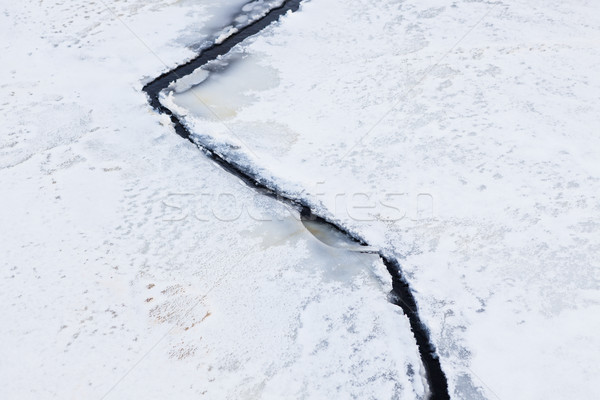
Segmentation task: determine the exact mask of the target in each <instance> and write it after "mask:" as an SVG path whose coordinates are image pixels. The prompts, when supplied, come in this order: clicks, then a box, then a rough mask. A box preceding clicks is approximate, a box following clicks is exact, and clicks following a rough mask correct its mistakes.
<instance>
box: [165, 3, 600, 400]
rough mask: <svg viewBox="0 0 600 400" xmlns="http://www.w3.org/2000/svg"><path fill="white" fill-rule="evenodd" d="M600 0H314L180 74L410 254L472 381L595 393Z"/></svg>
mask: <svg viewBox="0 0 600 400" xmlns="http://www.w3.org/2000/svg"><path fill="white" fill-rule="evenodd" d="M599 43H600V3H597V2H586V1H574V2H562V1H544V2H542V1H537V0H535V1H520V0H517V1H511V2H480V1H455V2H452V3H448V2H440V1H425V2H423V1H412V0H406V1H396V0H383V1H378V2H373V1H366V0H358V1H353V2H343V1H336V0H321V1H319V0H312V1H308V2H305V3H303V5H302V7H301V10H300V12H297V13H294V14H292V15H287V16H286V17H285V18H284V19H283V20H282V22H281V23H279V24H276V25H274V26H271V27H270V28H268V29H266V30H265V31H263V32H261V34H260V35H258V36H257V37H253V38H250V39H248V40H247V41H245V42H244V43H243V44H241V45H239V46H238V47H237V48H236V49H235V50H234V51H233V53H232V54H230V55H229V56H228V57H225V58H224V59H223V60H222V63H225V64H228V66H227V67H226V68H222V69H220V70H214V71H210V74H209V75H208V76H207V77H205V80H204V81H203V82H202V83H201V84H200V85H198V86H196V87H194V88H192V89H190V90H188V91H184V92H180V93H173V92H166V93H164V97H163V103H164V104H165V105H167V106H169V107H170V108H171V109H172V110H174V111H176V112H177V114H178V115H180V116H181V117H182V118H183V119H184V121H185V123H186V125H187V126H188V127H189V128H190V129H191V130H192V131H193V132H194V133H195V138H196V140H197V141H198V142H199V143H202V144H205V145H207V146H208V147H211V148H213V149H215V150H216V151H218V152H220V153H221V154H224V155H225V156H226V158H228V159H229V160H231V161H233V162H235V163H237V164H239V165H243V166H244V167H245V168H247V169H248V170H250V171H252V172H253V173H255V174H257V175H259V176H261V177H262V178H264V179H266V180H267V181H269V182H270V184H271V185H272V186H273V187H275V188H277V189H279V190H281V191H283V192H285V193H287V195H290V196H292V197H297V198H302V199H305V200H306V201H308V202H309V203H310V204H312V205H313V206H314V208H315V209H317V210H319V212H320V213H321V214H323V215H326V216H327V217H328V218H330V219H332V220H334V221H337V222H338V223H339V224H341V225H343V226H344V227H346V228H347V229H349V230H350V231H352V232H355V233H357V234H358V235H360V236H362V237H363V238H365V239H366V240H367V241H368V242H369V244H371V245H373V246H377V247H379V248H381V249H382V250H383V251H385V252H386V253H387V254H389V255H390V256H394V257H396V258H398V259H399V260H400V262H401V264H402V268H403V271H404V274H405V275H406V276H407V278H408V279H409V281H410V283H411V287H412V288H413V290H414V291H415V295H416V297H417V300H418V304H419V309H420V314H421V316H422V318H423V320H424V321H425V323H426V324H427V326H428V327H429V328H430V330H431V334H432V338H433V341H434V343H435V345H436V346H437V349H438V352H439V354H440V357H441V361H442V368H443V369H444V371H445V372H446V374H447V375H448V378H449V384H450V391H451V395H452V396H453V397H454V398H460V399H478V398H487V399H496V398H497V399H564V398H593V397H595V396H596V388H595V386H596V385H595V384H594V381H595V379H596V377H597V376H598V375H600V369H599V367H598V366H599V365H600V363H599V362H598V361H599V357H600V350H599V349H600V337H599V336H598V334H597V332H598V329H599V328H600V305H599V301H600V290H599V289H600V285H599V281H600V276H599V272H600V199H599V197H598V195H599V193H600V162H599V160H600V135H598V133H599V128H600V74H598V71H599V70H600V46H599Z"/></svg>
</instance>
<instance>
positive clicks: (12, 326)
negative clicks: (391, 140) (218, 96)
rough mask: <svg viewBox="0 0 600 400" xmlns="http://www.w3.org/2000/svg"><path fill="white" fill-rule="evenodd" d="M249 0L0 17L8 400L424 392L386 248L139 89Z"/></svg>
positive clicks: (1, 376) (3, 375)
mask: <svg viewBox="0 0 600 400" xmlns="http://www.w3.org/2000/svg"><path fill="white" fill-rule="evenodd" d="M243 4H244V3H243V2H241V1H228V2H213V1H201V2H198V1H150V2H149V1H143V2H142V1H128V2H110V3H104V2H82V1H70V2H63V3H55V2H40V3H39V4H38V3H36V4H33V3H27V2H20V3H17V2H12V3H5V4H3V5H2V6H1V7H0V8H1V9H2V13H0V20H1V21H0V37H1V38H2V39H0V48H1V50H2V53H3V62H2V64H1V65H0V71H1V74H2V76H4V77H5V78H6V79H5V81H4V83H3V84H2V89H3V90H2V91H0V96H1V100H0V111H1V112H2V128H1V129H2V135H1V136H0V186H1V187H2V198H1V201H0V226H2V230H1V231H0V232H1V233H0V254H1V257H0V265H1V271H2V276H1V279H0V301H1V302H2V304H3V308H2V309H3V321H2V324H1V326H0V385H1V387H2V397H6V398H20V399H27V398H32V399H34V398H35V399H38V398H107V399H108V398H157V399H164V398H183V399H185V398H199V397H202V396H204V397H206V398H235V399H240V398H257V397H261V398H282V397H287V398H324V397H335V398H352V397H354V398H377V399H380V398H402V399H414V398H423V397H424V396H425V393H426V391H427V388H426V387H425V382H424V380H423V378H422V371H421V370H422V367H421V364H420V360H419V357H418V352H417V348H416V345H415V341H414V338H413V335H412V332H411V331H410V326H409V324H408V321H407V319H406V317H405V316H403V315H402V311H401V310H400V309H399V308H398V307H396V306H394V305H392V304H391V303H390V302H389V301H388V297H387V296H388V293H389V291H390V290H391V283H390V277H389V275H388V274H387V271H386V270H385V268H384V266H383V265H382V263H381V261H380V260H379V259H378V257H376V256H375V255H371V254H358V253H355V252H352V251H349V250H346V249H343V248H342V249H336V248H333V247H330V246H327V245H326V244H324V243H322V242H320V241H319V240H317V239H316V238H314V237H313V236H312V235H311V234H310V233H309V231H308V230H306V229H305V228H304V226H303V224H302V222H301V221H299V216H298V215H297V212H295V211H293V210H288V209H286V208H285V207H284V206H283V205H282V204H280V203H278V202H276V201H275V200H272V199H269V198H266V197H263V196H261V195H260V194H259V193H256V192H254V191H252V190H250V189H249V188H247V187H245V186H244V185H242V184H240V182H239V181H238V180H237V178H235V177H233V176H231V175H230V174H229V173H227V172H225V171H223V170H222V169H221V168H220V167H218V166H216V165H214V164H213V163H212V162H211V161H209V160H208V159H207V158H206V157H204V156H203V155H202V153H201V152H199V151H198V150H197V149H196V148H195V147H194V146H193V145H192V144H190V143H188V142H187V141H184V140H182V139H181V138H180V137H178V136H177V135H176V134H175V133H174V132H173V129H172V127H171V125H170V122H169V119H168V118H166V117H164V116H160V115H158V114H157V113H156V112H154V111H153V110H151V109H150V107H149V105H148V101H147V98H146V96H145V95H144V93H143V92H142V91H141V88H142V86H143V84H144V83H146V82H148V81H149V80H150V79H152V77H155V76H158V75H159V74H161V73H163V72H165V71H167V70H169V69H171V68H173V67H174V66H175V65H178V64H180V63H183V62H185V61H186V60H189V59H190V58H191V57H193V56H194V55H195V52H194V51H193V48H196V46H197V45H198V44H199V43H200V44H201V46H202V45H206V43H209V42H210V41H211V40H212V39H211V38H216V37H217V36H218V35H220V34H221V33H222V32H223V31H221V27H222V26H224V25H223V24H224V23H225V22H224V21H225V20H228V19H227V18H225V17H226V16H232V15H234V16H236V15H237V16H239V14H240V12H239V10H240V8H241V7H242V5H243ZM265 4H267V5H268V4H275V3H272V2H269V3H265ZM109 7H110V8H109ZM260 10H262V11H260V12H264V8H260ZM255 11H256V10H255ZM254 17H255V15H254V14H252V15H250V16H249V20H250V19H251V18H254ZM205 27H209V28H210V29H209V28H205ZM213 28H214V29H213ZM223 29H229V28H227V27H225V28H223ZM215 32H216V33H215ZM233 201H235V202H234V203H232V202H233ZM242 207H243V209H242ZM237 213H239V214H240V215H239V216H238V215H237Z"/></svg>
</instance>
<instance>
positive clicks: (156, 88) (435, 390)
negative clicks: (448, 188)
mask: <svg viewBox="0 0 600 400" xmlns="http://www.w3.org/2000/svg"><path fill="white" fill-rule="evenodd" d="M301 2H302V0H288V1H286V2H284V3H283V4H282V5H281V6H280V7H277V8H274V9H272V10H271V11H270V12H269V13H268V14H267V15H266V16H265V17H263V18H262V19H259V20H257V21H255V22H253V23H251V24H249V25H247V26H246V27H244V28H242V29H240V30H239V31H238V32H237V33H235V34H233V35H231V36H230V37H229V38H227V39H226V40H224V41H223V42H221V43H220V44H214V45H212V46H210V47H208V48H206V49H205V50H203V51H202V52H201V53H200V54H199V55H198V56H197V57H196V58H194V59H192V60H190V61H189V62H187V63H185V64H182V65H180V66H178V67H177V68H175V69H173V70H171V71H169V72H166V73H164V74H162V75H160V76H159V77H157V78H156V79H154V80H153V81H152V82H150V83H148V84H147V85H146V86H144V88H143V90H144V92H146V94H147V95H148V97H149V102H150V105H151V106H152V107H153V108H154V109H155V110H157V111H158V112H160V113H164V114H167V115H169V116H170V117H171V121H172V122H173V126H174V128H175V131H176V132H177V134H178V135H179V136H181V137H182V138H185V139H187V140H189V141H191V142H192V143H194V144H195V145H197V146H198V148H199V149H200V150H201V151H203V152H204V153H205V154H206V156H208V157H209V158H211V159H212V160H213V161H215V162H216V163H217V164H219V165H220V166H221V167H222V168H224V169H225V170H227V171H228V172H230V173H232V174H233V175H235V176H236V177H238V178H239V179H241V180H242V181H243V182H244V183H245V184H246V185H248V186H249V187H251V188H254V189H256V190H258V191H260V192H261V193H262V194H264V195H265V196H269V197H273V198H276V199H278V200H279V201H282V202H284V203H287V204H289V205H291V206H292V207H294V208H296V209H297V210H298V211H300V212H301V215H302V220H303V224H304V226H305V227H306V228H307V229H308V230H309V231H310V232H311V233H313V234H314V235H315V237H317V238H318V239H319V240H321V241H322V242H324V243H325V244H328V245H330V246H333V247H335V246H349V247H352V248H353V250H354V251H361V250H360V249H361V248H362V249H363V250H362V251H366V252H372V251H374V249H372V248H370V247H368V244H367V243H366V242H365V241H364V240H362V239H361V238H360V237H357V236H356V235H354V234H351V233H350V232H348V231H347V230H345V229H343V227H340V226H337V225H335V224H333V223H331V222H330V221H327V220H325V219H324V218H321V217H320V216H318V215H315V214H314V213H313V211H312V210H311V209H310V207H309V206H308V203H307V202H306V201H305V200H303V199H293V198H289V197H286V196H284V195H282V194H280V193H278V192H277V191H276V190H275V189H274V188H273V187H272V185H271V183H270V182H268V181H266V180H265V179H263V178H262V177H260V176H257V175H255V174H253V173H251V172H249V171H247V170H246V169H244V168H243V167H242V166H241V165H237V164H236V163H234V162H231V161H229V160H226V159H224V158H223V157H222V156H221V155H219V154H217V153H216V152H214V151H213V150H211V149H210V148H207V147H205V146H202V144H198V143H196V142H194V141H193V140H192V138H191V134H190V132H189V131H188V130H187V129H186V127H185V126H184V125H183V124H182V123H181V121H179V119H178V118H177V117H175V116H174V115H173V114H172V113H171V111H170V110H168V109H167V108H166V107H164V106H163V105H162V104H161V103H160V101H159V93H160V92H161V91H162V90H163V89H165V88H167V86H169V84H170V83H171V82H173V81H176V80H177V79H180V78H182V77H184V76H186V75H189V74H191V73H192V72H194V70H196V69H197V68H199V67H201V66H202V65H204V64H206V63H207V62H209V61H212V60H215V59H216V58H217V57H218V56H221V55H225V54H227V53H228V52H229V51H230V50H231V49H232V48H233V47H234V46H235V45H237V44H238V43H240V42H242V41H243V40H244V39H246V38H247V37H249V36H252V35H254V34H257V33H258V32H260V31H261V30H262V29H264V28H265V27H267V26H268V25H269V24H271V23H272V22H274V21H277V20H278V19H279V18H280V17H281V16H282V15H284V14H285V13H287V12H290V11H291V12H295V11H297V10H298V9H299V7H300V3H301ZM342 237H345V239H342ZM328 242H329V243H328ZM379 256H380V257H381V259H382V260H383V262H384V264H385V266H386V267H387V270H388V272H389V273H390V275H391V276H392V287H393V290H392V293H391V296H390V298H391V301H392V302H393V303H394V304H395V305H397V306H398V307H400V308H402V310H403V311H404V314H406V316H407V317H408V319H409V321H410V326H411V328H412V331H413V334H414V336H415V340H416V343H417V346H418V348H419V354H420V356H421V361H422V363H423V366H424V368H425V371H426V374H427V381H428V384H429V390H430V398H431V399H436V400H437V399H449V398H450V395H449V392H448V383H447V379H446V376H445V374H444V372H443V371H442V368H441V365H440V361H439V358H438V356H437V354H436V349H435V346H434V345H433V343H432V342H431V338H430V336H429V331H428V329H427V327H426V326H425V325H424V324H423V322H422V321H421V319H420V317H419V313H418V308H417V304H416V300H415V297H414V295H413V293H412V290H411V288H410V286H409V284H408V282H407V281H406V279H405V278H404V277H403V276H402V270H401V266H400V263H399V262H398V261H397V260H395V259H393V258H390V257H386V256H385V255H384V254H382V253H379Z"/></svg>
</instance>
